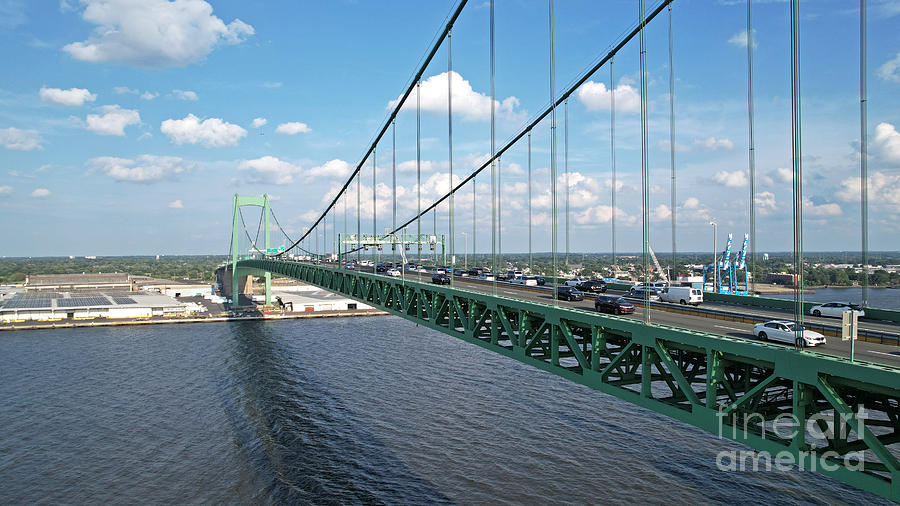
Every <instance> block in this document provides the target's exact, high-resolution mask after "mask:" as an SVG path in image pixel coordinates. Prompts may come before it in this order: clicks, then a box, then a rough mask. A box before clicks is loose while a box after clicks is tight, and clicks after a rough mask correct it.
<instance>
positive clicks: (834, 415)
mask: <svg viewBox="0 0 900 506" xmlns="http://www.w3.org/2000/svg"><path fill="white" fill-rule="evenodd" d="M238 269H240V270H242V271H244V272H247V273H264V272H272V273H277V274H281V275H284V276H289V277H293V278H296V279H299V280H302V281H304V282H307V283H311V284H315V285H318V286H321V287H323V288H326V289H328V290H333V291H335V292H338V293H342V294H344V295H346V296H348V297H352V298H355V299H357V300H360V301H362V302H365V303H366V304H370V305H372V306H375V307H378V308H381V309H384V310H386V311H388V312H390V313H392V314H395V315H398V316H401V317H403V318H407V319H409V320H412V321H415V322H417V323H419V324H421V325H424V326H427V327H429V328H432V329H435V330H438V331H441V332H444V333H446V334H448V335H451V336H454V337H457V338H460V339H463V340H465V341H468V342H470V343H473V344H476V345H478V346H482V347H484V348H487V349H490V350H493V351H495V352H497V353H500V354H503V355H505V356H507V357H510V358H513V359H516V360H519V361H521V362H524V363H526V364H529V365H533V366H535V367H538V368H540V369H542V370H545V371H548V372H552V373H554V374H557V375H559V376H562V377H565V378H567V379H570V380H572V381H576V382H578V383H581V384H584V385H587V386H589V387H591V388H594V389H596V390H600V391H602V392H605V393H609V394H612V395H615V396H617V397H619V398H621V399H624V400H627V401H630V402H633V403H635V404H638V405H640V406H643V407H645V408H648V409H651V410H654V411H656V412H659V413H662V414H665V415H667V416H670V417H672V418H675V419H678V420H681V421H683V422H685V423H689V424H692V425H694V426H696V427H699V428H702V429H704V430H707V431H709V432H712V433H714V434H717V435H719V436H720V437H723V438H727V439H731V440H734V441H738V442H741V443H743V444H746V445H748V446H750V447H752V448H754V449H756V450H759V451H764V452H767V453H768V454H769V455H771V456H772V457H773V458H775V457H782V458H788V457H789V458H791V459H793V462H794V463H797V464H799V465H801V466H802V467H804V468H807V469H813V470H816V471H819V472H822V473H824V474H826V475H829V476H832V477H834V478H837V479H839V480H842V481H844V482H846V483H849V484H852V485H854V486H857V487H859V488H862V489H865V490H869V491H871V492H874V493H876V494H879V495H881V496H883V497H886V498H889V499H892V500H895V501H900V458H898V456H900V369H898V368H895V367H891V366H886V365H880V364H874V363H865V362H863V363H859V362H857V363H850V362H849V360H846V359H844V358H841V357H835V356H830V355H825V354H820V353H816V352H809V351H796V350H793V349H790V348H786V347H784V346H778V345H771V344H766V343H760V342H753V341H747V340H745V339H739V338H732V337H727V336H722V335H716V334H712V333H708V332H701V331H696V330H687V329H681V328H676V327H672V326H668V325H660V324H651V325H645V324H643V323H641V322H638V321H635V320H632V319H628V318H622V317H616V316H605V315H600V314H598V313H596V312H594V311H587V310H584V309H578V308H565V307H554V306H553V305H552V304H548V303H540V302H534V301H525V300H517V299H512V298H508V297H499V296H492V295H490V294H487V293H483V292H478V291H474V290H463V289H460V288H458V287H454V288H451V287H448V286H437V285H432V284H427V283H422V282H417V281H410V280H401V279H397V278H388V277H385V276H379V275H374V274H369V273H362V272H355V271H346V270H339V269H335V268H331V267H325V266H321V265H312V264H305V263H297V262H287V261H279V260H242V261H240V262H238ZM860 461H861V462H862V464H859V462H860Z"/></svg>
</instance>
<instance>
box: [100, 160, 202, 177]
mask: <svg viewBox="0 0 900 506" xmlns="http://www.w3.org/2000/svg"><path fill="white" fill-rule="evenodd" d="M90 164H91V165H92V166H93V168H94V169H95V170H98V171H100V172H102V173H104V174H106V175H107V176H109V177H111V178H113V179H115V180H116V181H127V182H131V183H153V182H156V181H162V180H163V179H169V178H171V177H173V176H176V175H178V174H181V173H183V172H187V171H189V170H191V169H192V168H193V167H194V163H192V162H188V161H186V160H184V159H182V158H178V157H176V156H155V155H141V156H139V157H137V159H136V160H129V159H127V158H116V157H113V156H101V157H98V158H93V159H91V160H90Z"/></svg>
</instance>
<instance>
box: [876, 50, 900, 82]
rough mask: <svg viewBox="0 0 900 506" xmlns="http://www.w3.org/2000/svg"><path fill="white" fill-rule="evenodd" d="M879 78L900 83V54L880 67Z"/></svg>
mask: <svg viewBox="0 0 900 506" xmlns="http://www.w3.org/2000/svg"><path fill="white" fill-rule="evenodd" d="M878 77H880V78H882V79H884V80H885V81H892V82H895V83H900V53H897V56H895V57H894V58H893V59H891V60H888V61H886V62H884V63H883V64H882V65H881V66H880V67H878Z"/></svg>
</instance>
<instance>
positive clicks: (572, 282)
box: [566, 278, 590, 286]
mask: <svg viewBox="0 0 900 506" xmlns="http://www.w3.org/2000/svg"><path fill="white" fill-rule="evenodd" d="M588 281H590V279H588V278H575V279H570V280H568V281H566V286H578V285H580V284H581V283H586V282H588Z"/></svg>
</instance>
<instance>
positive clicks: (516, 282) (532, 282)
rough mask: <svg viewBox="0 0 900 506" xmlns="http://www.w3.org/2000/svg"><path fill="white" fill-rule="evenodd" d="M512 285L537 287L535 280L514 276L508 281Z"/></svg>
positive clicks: (529, 277) (528, 277) (530, 277)
mask: <svg viewBox="0 0 900 506" xmlns="http://www.w3.org/2000/svg"><path fill="white" fill-rule="evenodd" d="M509 282H510V283H512V284H514V285H525V286H537V280H536V279H534V278H533V277H532V276H516V277H514V278H512V279H510V280H509Z"/></svg>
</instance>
